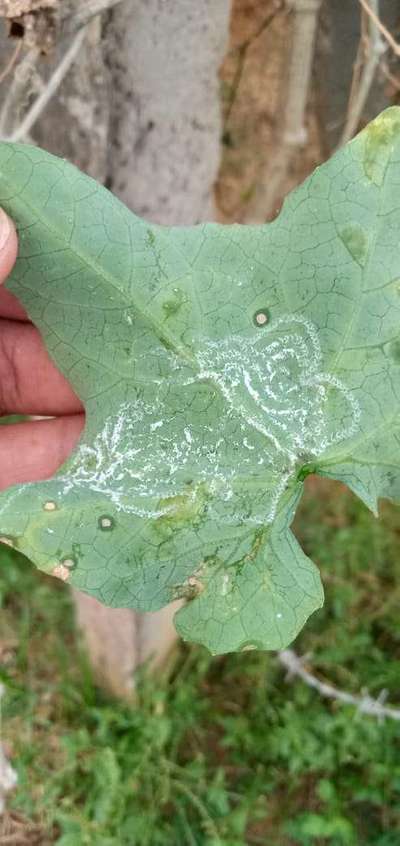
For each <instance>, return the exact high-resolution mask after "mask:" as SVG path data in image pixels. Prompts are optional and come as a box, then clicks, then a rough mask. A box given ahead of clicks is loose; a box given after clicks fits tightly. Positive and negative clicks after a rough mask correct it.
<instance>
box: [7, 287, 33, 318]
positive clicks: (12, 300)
mask: <svg viewBox="0 0 400 846" xmlns="http://www.w3.org/2000/svg"><path fill="white" fill-rule="evenodd" d="M2 317H5V318H6V320H23V321H29V317H28V315H27V313H26V311H25V309H24V308H23V307H22V305H21V303H20V302H19V300H17V298H16V297H15V296H14V294H12V293H11V291H8V290H7V288H4V286H3V285H2V286H1V288H0V318H2Z"/></svg>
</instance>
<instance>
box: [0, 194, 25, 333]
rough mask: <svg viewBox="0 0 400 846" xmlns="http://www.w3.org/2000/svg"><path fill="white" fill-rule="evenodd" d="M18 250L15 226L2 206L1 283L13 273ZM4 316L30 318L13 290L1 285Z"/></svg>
mask: <svg viewBox="0 0 400 846" xmlns="http://www.w3.org/2000/svg"><path fill="white" fill-rule="evenodd" d="M17 252H18V239H17V233H16V231H15V226H14V224H13V223H12V221H11V220H10V218H9V217H8V215H6V213H5V212H4V211H3V209H1V208H0V285H1V284H2V283H3V282H5V280H6V279H7V276H8V275H9V274H10V273H11V271H12V269H13V267H14V264H15V260H16V258H17ZM2 317H5V318H7V319H8V320H27V319H28V318H27V315H26V312H25V310H24V309H23V308H22V306H21V304H20V303H19V302H18V300H17V298H16V297H14V295H13V294H12V293H11V291H7V290H6V288H3V287H0V318H2Z"/></svg>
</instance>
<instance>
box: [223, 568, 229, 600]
mask: <svg viewBox="0 0 400 846" xmlns="http://www.w3.org/2000/svg"><path fill="white" fill-rule="evenodd" d="M229 582H230V576H229V573H224V575H223V576H222V588H221V596H226V594H227V593H228V590H229Z"/></svg>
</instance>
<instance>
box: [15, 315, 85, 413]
mask: <svg viewBox="0 0 400 846" xmlns="http://www.w3.org/2000/svg"><path fill="white" fill-rule="evenodd" d="M79 411H82V403H81V402H80V400H79V398H78V397H77V396H76V394H75V393H74V391H73V390H72V388H71V386H70V385H69V383H68V382H67V380H66V379H65V377H64V376H62V374H61V373H60V372H59V371H58V370H57V368H56V367H55V366H54V364H53V363H52V361H51V359H50V357H49V355H48V353H47V352H46V349H45V347H44V345H43V341H42V339H41V337H40V334H39V332H38V331H37V329H35V327H34V326H32V325H31V324H28V323H27V324H23V323H18V322H14V321H12V320H2V321H0V414H43V415H56V416H60V415H63V414H77V413H78V412H79Z"/></svg>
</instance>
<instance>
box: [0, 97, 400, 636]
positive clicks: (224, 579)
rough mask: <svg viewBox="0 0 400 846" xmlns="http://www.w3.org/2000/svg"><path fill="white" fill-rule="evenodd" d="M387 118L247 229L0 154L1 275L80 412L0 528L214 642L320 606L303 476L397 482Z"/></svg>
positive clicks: (123, 599)
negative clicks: (63, 458) (46, 471)
mask: <svg viewBox="0 0 400 846" xmlns="http://www.w3.org/2000/svg"><path fill="white" fill-rule="evenodd" d="M399 189H400V109H397V108H393V109H389V110H387V111H386V112H384V113H383V114H382V115H380V117H378V118H377V119H376V120H375V121H374V122H373V123H371V124H370V125H369V126H368V127H367V128H366V129H365V130H364V131H363V132H362V133H361V134H360V135H359V136H357V138H356V139H355V140H354V141H353V142H351V143H350V144H348V145H347V146H346V147H345V148H344V149H342V150H341V151H340V152H339V153H338V154H337V155H335V156H334V157H333V158H332V159H331V160H330V161H329V162H328V163H327V164H325V165H323V166H322V167H320V168H318V169H317V170H316V171H315V173H313V174H312V176H311V177H310V178H309V179H308V180H307V181H306V182H305V183H304V184H303V185H302V186H301V187H300V188H298V189H297V190H296V191H294V192H293V193H292V194H291V195H290V196H289V197H288V199H287V200H286V202H285V204H284V207H283V210H282V212H281V214H280V215H279V217H278V218H277V219H276V220H275V221H274V222H273V223H271V224H268V225H265V226H256V227H255V226H238V225H234V226H221V225H217V224H207V225H199V226H195V227H189V228H164V227H160V226H155V225H152V224H149V223H146V222H145V221H143V220H140V219H138V218H137V217H135V215H133V214H132V213H131V212H130V211H129V210H128V209H127V208H125V207H124V206H123V205H122V204H121V203H120V202H118V200H117V199H116V198H115V197H113V196H112V195H111V194H110V193H109V192H108V191H107V190H105V189H104V188H102V187H101V186H100V185H98V184H97V183H95V182H93V180H91V179H89V177H87V176H84V175H83V174H82V173H80V172H79V171H78V170H76V169H75V168H74V167H72V166H71V165H70V164H68V163H67V162H65V161H62V160H60V159H57V158H55V157H54V156H51V155H49V154H48V153H46V152H44V151H43V150H39V149H37V148H34V147H29V146H21V145H18V144H5V143H3V144H0V204H1V205H2V206H3V207H4V208H5V209H6V211H7V212H8V213H9V214H10V215H11V216H12V217H13V218H14V220H16V222H17V226H18V231H19V239H20V254H19V258H18V261H17V264H16V267H15V269H14V271H13V273H12V276H11V278H10V280H9V282H8V286H9V288H10V289H11V290H12V291H13V292H14V293H15V294H16V295H17V296H18V297H19V298H20V300H21V301H22V303H23V304H24V306H25V308H26V309H27V311H28V313H29V315H30V317H31V318H32V320H33V321H34V323H35V324H36V325H37V327H38V328H39V329H40V332H41V333H42V336H43V338H44V341H45V343H46V346H47V349H48V350H49V353H50V355H51V356H52V358H53V359H54V361H55V362H56V364H57V366H58V367H59V368H60V370H62V372H63V373H64V374H65V375H66V376H67V378H68V379H69V380H70V382H71V384H72V385H73V387H74V388H75V390H76V392H77V393H78V394H79V396H80V397H81V399H82V401H83V402H84V404H85V408H86V414H87V419H86V428H85V432H84V434H83V436H82V439H81V441H80V443H79V445H78V448H77V449H76V451H75V453H74V454H73V455H72V456H71V458H70V459H69V460H68V461H67V462H66V464H64V466H63V467H62V468H61V470H60V471H59V472H58V474H57V475H56V476H55V477H54V478H53V479H51V480H49V481H46V482H41V483H37V484H29V485H28V484H27V485H20V486H16V487H14V488H10V489H8V490H7V491H5V492H4V493H2V494H1V495H0V534H1V535H2V537H3V539H6V540H8V541H9V542H11V543H13V544H15V545H16V546H17V547H18V549H20V550H21V551H22V552H23V553H24V554H25V555H27V556H28V557H29V558H30V559H31V560H32V561H33V562H34V563H35V564H36V565H37V566H38V567H40V568H41V569H42V570H44V571H46V572H50V573H54V574H55V575H58V576H60V577H62V578H68V579H69V581H70V583H71V584H73V585H75V587H77V588H80V589H81V590H83V591H86V592H88V593H90V594H92V595H93V596H95V597H97V598H98V599H100V600H101V601H102V602H104V603H106V604H108V605H111V606H120V607H122V606H127V607H132V608H136V609H140V610H156V609H158V608H160V607H162V606H163V605H165V604H166V603H168V602H170V601H171V600H173V599H175V598H177V597H186V598H187V599H188V602H187V603H186V604H185V606H184V607H183V608H182V609H181V610H180V611H179V612H178V614H177V617H176V624H177V628H178V630H179V631H180V632H181V634H182V635H183V637H184V638H186V639H187V640H195V641H198V642H200V643H204V644H205V645H206V646H207V647H208V649H210V650H211V651H212V652H213V653H219V652H227V651H232V650H240V649H245V648H260V649H278V648H282V647H284V646H286V645H287V644H288V643H289V642H290V641H291V640H293V638H294V637H296V635H297V633H298V632H299V630H300V629H301V627H302V626H303V624H304V622H305V620H306V619H307V617H308V616H309V615H310V614H311V613H312V612H313V611H314V610H315V609H317V608H319V607H320V606H321V604H322V600H323V594H322V587H321V583H320V579H319V575H318V571H317V569H316V568H315V566H314V564H313V563H312V562H311V561H310V560H309V559H308V558H307V557H306V556H305V555H304V553H303V552H302V550H301V549H300V547H299V545H298V543H297V541H296V539H295V538H294V536H293V534H292V532H291V530H290V524H291V521H292V519H293V514H294V511H295V508H296V506H297V503H298V501H299V498H300V496H301V492H302V487H303V482H304V479H305V478H306V476H307V475H308V474H309V473H319V474H320V475H324V476H329V477H331V478H334V479H340V480H341V481H343V482H345V483H346V484H347V485H348V486H349V487H350V488H351V489H352V490H353V491H355V492H356V493H357V494H358V496H359V497H360V498H361V499H362V500H363V501H364V502H365V503H366V504H367V505H368V506H369V507H370V508H371V509H372V510H373V511H374V512H375V513H376V511H377V507H378V498H379V497H389V498H392V499H396V498H398V497H399V493H400V473H399V459H398V454H399V437H400V425H399V409H400V336H399V323H400V249H399V243H400V201H399Z"/></svg>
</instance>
